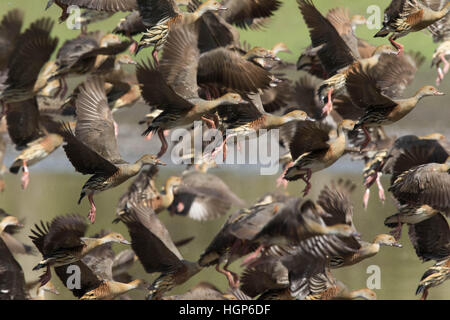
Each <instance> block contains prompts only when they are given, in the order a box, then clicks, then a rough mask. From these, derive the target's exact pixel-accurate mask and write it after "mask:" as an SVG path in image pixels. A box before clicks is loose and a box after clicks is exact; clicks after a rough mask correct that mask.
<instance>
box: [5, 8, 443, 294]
mask: <svg viewBox="0 0 450 320" xmlns="http://www.w3.org/2000/svg"><path fill="white" fill-rule="evenodd" d="M282 2H283V6H282V7H281V9H280V10H279V11H278V12H277V13H276V15H275V17H274V18H273V19H272V21H271V22H270V23H269V24H268V25H267V28H265V29H264V30H262V31H242V32H241V40H245V41H248V42H249V43H250V44H252V45H260V46H265V47H268V48H269V47H272V46H273V45H274V44H275V43H277V42H280V41H282V42H285V43H286V44H287V45H288V47H289V48H290V49H291V50H292V52H293V54H285V53H281V54H280V56H281V57H282V58H284V59H286V60H288V61H291V62H295V61H296V59H297V58H298V55H299V53H300V52H301V51H302V50H303V49H304V48H305V47H306V46H308V45H309V43H310V40H309V35H308V32H307V30H306V27H305V24H304V22H303V19H302V17H301V14H300V12H299V10H298V9H297V4H296V1H295V0H286V1H282ZM389 2H390V1H389V0H378V1H376V3H374V2H373V1H366V0H360V1H353V0H335V1H330V0H316V1H314V3H315V4H316V6H317V7H318V8H319V10H320V11H321V12H323V13H326V11H327V10H328V9H330V8H334V7H338V6H345V7H348V8H349V9H350V13H351V14H362V15H365V16H366V17H368V14H367V11H366V10H367V8H368V7H369V6H370V5H373V4H376V5H378V6H379V7H380V10H381V13H382V11H383V10H384V8H385V7H386V6H387V5H388V4H389ZM46 3H47V1H46V0H34V1H29V0H14V1H5V0H3V1H1V2H0V14H1V15H3V14H4V13H6V12H7V11H8V10H10V9H12V8H16V7H19V8H22V9H23V10H25V13H26V14H25V21H26V24H27V25H28V24H29V23H30V22H31V21H33V20H35V19H37V18H39V17H42V16H50V17H52V18H54V19H55V20H56V19H57V17H59V15H60V9H59V8H57V7H56V6H55V5H54V6H52V7H51V8H50V9H49V10H48V11H44V8H45V5H46ZM124 15H125V14H121V13H118V14H115V15H113V16H112V17H111V18H109V19H108V20H107V21H105V22H101V23H97V24H93V25H91V26H90V27H89V30H96V29H102V30H104V31H109V30H111V29H112V28H114V27H115V26H116V24H117V22H118V21H119V19H120V18H121V17H123V16H124ZM375 32H376V31H375V30H369V29H367V28H366V27H360V28H358V29H357V34H358V36H360V37H362V38H365V39H367V40H369V41H370V42H371V43H373V44H381V43H387V40H386V39H380V38H377V39H374V38H373V37H372V36H373V34H374V33H375ZM78 34H79V31H73V30H69V29H67V27H66V25H65V24H57V25H56V27H55V28H54V30H53V35H55V36H58V37H59V38H60V42H59V45H61V44H62V43H63V41H64V40H66V39H69V38H73V37H75V36H77V35H78ZM400 42H401V43H402V44H404V45H405V46H406V50H408V49H411V50H417V51H420V52H421V53H422V54H424V55H425V56H426V57H427V61H426V63H425V64H424V66H422V68H421V69H420V71H419V73H418V75H417V77H416V80H415V81H414V83H413V84H412V86H411V87H410V88H409V89H408V90H407V93H406V95H409V94H410V93H413V92H414V91H415V90H417V89H418V88H419V87H420V86H422V85H424V84H429V83H430V84H433V83H434V79H435V77H436V73H435V70H431V69H430V68H429V62H430V57H431V55H432V53H433V51H434V49H435V48H436V46H437V45H436V44H434V43H433V42H432V40H431V37H430V36H429V35H428V34H427V33H426V32H419V33H415V34H413V35H409V36H407V37H405V38H402V39H401V40H400ZM150 54H151V50H144V51H143V52H142V53H140V54H139V57H138V58H137V60H138V61H139V60H140V59H142V58H144V57H146V56H150ZM294 76H295V77H297V76H300V73H299V74H298V75H294ZM449 83H450V82H449V79H448V78H447V79H445V80H444V82H443V83H442V84H441V88H440V89H441V90H442V91H444V92H447V93H448V91H449V90H448V89H449V87H450V86H449ZM449 104H450V102H449V97H448V95H447V96H446V97H444V98H442V99H441V98H430V99H428V100H426V101H424V102H423V103H422V104H421V106H420V107H418V108H417V109H416V110H414V112H412V113H411V114H410V115H408V117H406V118H405V119H403V120H401V121H399V122H398V123H397V124H395V125H393V126H389V127H387V131H388V132H390V133H392V134H396V135H402V134H410V133H414V134H419V135H423V134H428V133H432V132H437V131H439V132H442V133H444V134H446V135H447V137H450V135H449V128H448V123H449V119H450V111H449V108H448V106H449ZM131 110H133V111H130V110H125V111H123V112H119V113H118V116H117V118H116V120H117V121H118V123H119V133H120V135H119V145H120V149H121V153H122V155H123V156H124V158H125V159H127V160H129V161H133V160H135V159H136V158H137V157H138V156H139V155H140V154H141V153H142V152H144V151H145V152H153V153H156V152H157V150H158V149H157V148H159V142H158V141H156V142H154V141H152V143H149V142H142V140H140V139H142V138H141V137H140V133H141V131H142V129H143V128H142V127H138V126H137V125H135V123H136V121H137V119H139V118H140V117H141V116H142V115H143V114H145V112H146V110H147V107H145V106H143V105H138V106H136V107H134V108H133V109H131ZM430 110H431V111H430ZM16 155H17V152H16V151H15V150H14V149H13V147H12V146H8V150H7V156H6V160H5V164H6V165H9V164H10V163H11V161H12V159H13V158H14V157H15V156H16ZM361 168H362V164H361V163H356V162H351V161H350V160H348V158H345V159H342V160H340V161H339V163H337V164H336V165H334V166H333V167H332V168H330V169H328V170H325V171H323V172H319V173H317V174H315V175H314V177H313V179H312V182H313V189H312V192H311V193H310V195H309V198H311V199H316V197H317V194H318V192H319V191H320V189H321V188H322V187H323V185H325V184H327V183H328V182H329V181H330V180H331V179H338V178H341V177H342V178H349V179H351V180H352V181H354V182H355V183H357V184H358V185H359V186H361V175H360V173H359V172H360V169H361ZM183 169H184V168H183V167H181V166H180V167H169V168H163V169H162V170H161V172H160V174H159V176H158V178H157V180H156V184H157V185H158V186H162V185H163V183H164V181H165V179H166V178H167V177H168V176H170V175H174V174H176V175H179V174H181V172H182V170H183ZM211 172H212V173H216V174H217V175H218V176H220V177H222V178H223V179H224V180H225V182H226V183H228V185H230V186H231V188H232V190H233V191H234V192H235V193H236V194H238V195H239V196H241V197H242V199H244V200H245V201H246V202H247V204H248V205H250V204H251V203H253V202H254V201H255V200H256V199H257V198H259V197H260V196H261V195H262V194H264V193H266V192H269V191H272V190H274V189H275V180H276V178H277V177H276V176H260V175H259V174H258V171H257V169H256V168H254V167H252V166H250V167H248V166H246V167H245V168H244V169H242V168H236V167H229V166H221V167H220V168H219V169H215V170H212V171H211ZM86 179H87V177H83V176H81V175H80V174H75V173H74V171H73V168H72V166H71V165H70V163H69V162H68V161H67V159H66V157H65V155H64V153H63V151H62V150H58V151H56V152H55V154H53V155H52V156H51V157H49V158H48V159H46V160H45V161H43V162H42V163H40V164H38V165H36V166H34V167H32V168H31V182H30V185H29V187H28V189H27V190H26V191H22V190H21V189H20V178H19V176H13V175H11V174H7V175H6V183H7V186H6V191H5V192H4V193H3V194H0V207H2V208H3V209H5V210H6V211H8V212H10V213H11V214H14V215H16V216H19V217H21V218H26V227H25V229H24V231H22V232H21V234H20V235H19V238H20V239H21V240H23V241H25V242H27V243H30V241H29V239H28V238H27V237H28V235H29V229H30V227H31V226H32V225H33V224H34V223H37V222H38V221H39V220H41V219H44V220H50V219H52V218H53V217H55V216H56V215H59V214H65V213H71V212H76V213H80V214H83V215H84V214H87V212H88V210H89V206H88V203H87V201H83V202H82V204H81V205H79V206H78V205H77V204H76V201H77V199H78V196H79V192H80V189H81V186H82V185H83V183H84V182H85V181H86ZM382 181H383V184H384V185H385V187H386V188H387V186H388V178H386V177H384V178H383V180H382ZM129 183H130V182H127V183H125V184H123V185H122V186H120V187H118V188H116V189H113V190H110V191H107V192H104V193H102V194H99V195H98V196H96V204H97V209H98V218H97V221H96V223H95V224H94V225H93V226H91V227H90V228H89V234H94V233H95V232H97V231H98V230H100V229H101V228H111V229H113V230H116V231H119V232H122V233H123V234H124V235H125V236H126V237H127V238H128V237H129V235H128V232H127V231H126V228H125V227H124V226H123V225H121V224H118V225H112V224H111V221H112V220H113V218H114V212H115V205H116V203H117V201H118V199H119V197H120V195H121V194H122V193H123V192H124V191H125V190H126V188H127V187H128V185H129ZM303 188H304V183H303V182H293V183H290V184H289V188H288V191H289V192H290V193H291V194H297V195H300V191H301V190H302V189H303ZM362 192H363V191H362V188H358V189H357V191H356V192H355V194H354V195H353V197H352V199H353V201H354V204H355V217H354V220H355V224H356V226H357V228H358V230H359V231H360V232H361V233H362V237H363V239H364V240H366V241H371V240H372V239H373V238H374V237H375V235H377V234H379V233H386V232H387V231H388V229H387V228H385V227H384V225H383V220H384V218H385V217H387V216H388V215H390V214H393V213H394V212H395V208H394V206H393V204H392V201H391V199H389V195H388V200H387V201H386V204H385V205H382V204H381V203H380V202H379V201H378V200H377V196H376V190H375V188H374V190H373V191H372V197H371V200H370V203H369V209H368V210H367V211H364V210H363V209H362V205H361V199H362ZM234 209H235V208H233V209H232V210H234ZM230 212H231V211H230ZM160 218H161V220H162V221H163V222H164V223H165V224H166V225H167V228H168V229H169V231H170V233H171V234H172V237H173V239H174V240H178V239H181V238H184V237H188V236H191V235H195V240H194V241H193V242H192V243H190V244H189V245H187V246H185V247H183V248H181V252H182V254H183V255H184V256H185V258H186V259H188V260H196V259H198V257H199V255H200V254H201V252H202V251H203V249H204V248H205V247H206V246H207V245H208V244H209V242H210V241H211V240H212V238H213V237H214V235H215V234H216V232H217V231H218V230H219V228H220V227H221V225H222V224H223V223H224V221H225V219H226V217H223V218H221V219H219V220H216V221H212V222H206V223H198V222H194V221H190V220H188V219H186V218H182V217H170V216H169V215H168V214H167V213H162V214H161V215H160ZM401 243H402V244H403V245H404V247H403V248H402V249H398V248H390V247H382V248H381V251H380V253H379V254H378V255H377V256H375V257H373V258H371V259H368V260H366V261H364V262H362V263H359V264H358V265H355V266H352V267H349V268H345V269H340V270H334V271H333V274H335V275H336V277H337V278H338V279H339V280H341V281H343V282H344V283H345V284H346V285H347V286H348V287H349V288H350V289H359V288H363V287H366V280H367V278H368V277H369V276H370V275H369V274H367V273H366V270H367V267H368V266H370V265H378V266H379V267H380V268H381V289H380V290H375V291H376V293H377V295H378V298H379V299H417V298H418V297H416V296H415V295H414V293H415V290H416V287H417V283H418V281H419V280H420V278H421V276H422V274H423V272H424V271H425V270H426V268H427V267H428V266H430V265H432V262H428V263H421V262H420V261H419V260H418V258H417V257H416V255H415V253H414V249H413V248H412V247H411V244H410V242H409V239H408V235H407V230H406V229H404V232H403V236H402V239H401ZM114 248H115V250H118V251H120V250H123V249H124V248H125V247H124V246H120V245H115V246H114ZM39 260H40V259H39V257H38V256H36V257H25V256H19V257H18V261H19V262H20V263H21V265H22V266H23V269H24V271H25V276H26V279H27V280H29V281H31V280H34V279H37V277H38V276H39V274H40V273H39V272H33V271H31V269H32V267H33V266H34V265H35V264H36V263H37V262H38V261H39ZM231 269H232V270H235V271H239V270H240V268H239V261H238V262H235V263H234V264H233V265H232V268H231ZM132 274H133V275H135V276H136V277H142V278H144V279H147V280H148V281H151V280H152V279H154V278H155V277H156V276H155V275H153V276H150V275H147V274H146V273H145V272H144V271H143V268H142V267H141V266H140V265H139V263H137V264H136V265H135V266H134V267H133V269H132ZM200 281H210V282H212V283H214V284H215V285H217V286H218V287H219V288H220V289H222V290H226V289H227V282H226V279H225V277H223V276H222V275H219V274H218V273H217V272H216V271H215V270H214V269H213V268H208V269H205V270H203V271H202V272H200V273H199V274H198V275H196V276H195V277H194V278H192V279H191V280H190V281H188V282H187V283H186V284H185V285H183V286H180V287H178V288H176V289H174V290H173V291H172V292H171V293H170V294H176V293H182V292H185V291H187V290H188V289H189V288H191V287H192V286H193V285H195V284H196V283H198V282H200ZM54 283H55V285H56V286H57V288H58V289H59V290H60V292H61V295H59V296H52V295H49V298H52V299H73V296H72V295H71V293H70V292H69V291H68V290H66V289H65V288H64V286H63V285H62V283H61V282H60V281H59V279H56V277H55V279H54ZM449 288H450V283H446V284H444V285H442V286H440V287H438V288H435V289H432V290H431V291H430V295H429V299H449V298H450V291H449ZM132 296H133V297H135V298H143V297H144V294H143V293H141V292H137V293H133V294H132Z"/></svg>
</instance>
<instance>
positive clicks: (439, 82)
mask: <svg viewBox="0 0 450 320" xmlns="http://www.w3.org/2000/svg"><path fill="white" fill-rule="evenodd" d="M437 73H438V77H437V78H436V85H437V86H440V85H441V81H442V80H444V72H443V71H442V69H441V67H438V68H437Z"/></svg>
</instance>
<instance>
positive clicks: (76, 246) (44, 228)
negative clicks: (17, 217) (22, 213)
mask: <svg viewBox="0 0 450 320" xmlns="http://www.w3.org/2000/svg"><path fill="white" fill-rule="evenodd" d="M87 227H88V225H87V223H86V222H85V219H83V218H82V217H81V216H80V215H76V214H72V215H66V216H57V217H56V218H54V219H53V220H52V221H51V223H48V222H47V223H46V224H44V222H42V221H41V224H40V226H39V225H35V230H31V233H32V235H31V236H30V239H31V240H32V241H33V243H34V245H35V246H36V248H37V249H38V250H39V251H40V252H41V254H42V257H43V260H42V261H41V262H39V263H38V264H37V265H36V266H35V267H34V268H33V270H39V269H41V268H46V269H47V271H46V272H45V273H44V274H43V275H42V276H41V278H40V279H41V285H45V284H46V283H47V282H48V281H50V278H51V273H50V272H51V271H50V267H52V266H53V267H55V268H56V269H57V268H58V267H61V266H64V265H67V264H71V263H73V262H76V261H78V260H80V259H81V258H83V257H84V256H85V255H86V254H88V253H89V252H90V251H92V250H94V249H95V248H96V247H98V246H100V245H102V244H105V243H110V242H116V243H123V244H130V243H129V242H128V241H127V240H125V238H124V237H123V236H122V235H121V234H119V233H115V232H112V233H109V234H107V235H105V236H104V237H102V238H86V237H84V236H85V233H86V230H87ZM56 269H55V271H56Z"/></svg>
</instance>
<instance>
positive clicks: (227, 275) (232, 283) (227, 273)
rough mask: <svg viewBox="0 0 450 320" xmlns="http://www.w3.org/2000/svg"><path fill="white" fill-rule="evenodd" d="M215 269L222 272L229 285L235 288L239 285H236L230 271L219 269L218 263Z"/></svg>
mask: <svg viewBox="0 0 450 320" xmlns="http://www.w3.org/2000/svg"><path fill="white" fill-rule="evenodd" d="M216 271H217V272H219V273H221V274H224V275H225V276H226V277H227V279H228V283H229V285H230V287H232V288H237V287H238V286H239V285H237V286H236V282H235V280H234V275H233V273H232V272H231V271H229V270H225V269H220V266H219V264H217V265H216Z"/></svg>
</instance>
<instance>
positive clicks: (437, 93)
mask: <svg viewBox="0 0 450 320" xmlns="http://www.w3.org/2000/svg"><path fill="white" fill-rule="evenodd" d="M434 95H435V96H445V93H444V92H440V91H437V92H435V93H434Z"/></svg>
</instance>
